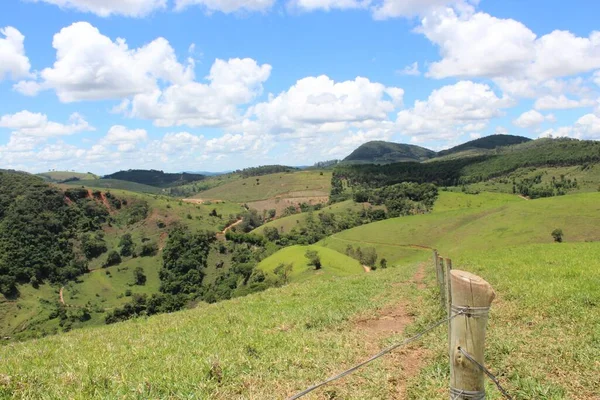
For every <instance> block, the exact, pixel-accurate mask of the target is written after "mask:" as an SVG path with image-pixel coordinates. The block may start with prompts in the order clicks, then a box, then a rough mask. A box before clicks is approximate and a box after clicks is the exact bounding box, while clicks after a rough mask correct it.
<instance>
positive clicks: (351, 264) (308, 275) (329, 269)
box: [258, 246, 365, 282]
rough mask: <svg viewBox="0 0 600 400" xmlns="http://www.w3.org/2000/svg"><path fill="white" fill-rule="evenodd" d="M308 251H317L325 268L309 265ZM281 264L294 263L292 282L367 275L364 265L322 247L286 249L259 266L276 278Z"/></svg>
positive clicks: (290, 277) (292, 247)
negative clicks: (306, 255) (317, 268)
mask: <svg viewBox="0 0 600 400" xmlns="http://www.w3.org/2000/svg"><path fill="white" fill-rule="evenodd" d="M307 250H311V251H316V252H317V253H318V254H319V256H320V258H321V262H322V263H323V267H322V268H321V269H320V270H315V267H313V266H310V265H308V259H307V258H306V257H305V256H304V254H305V253H306V251H307ZM281 263H284V264H288V263H293V268H292V271H291V273H290V275H289V280H290V282H302V281H306V280H308V279H321V278H324V277H330V276H349V275H357V274H362V273H365V272H364V270H363V267H362V265H361V264H360V263H359V262H358V261H357V260H355V259H353V258H350V257H348V256H346V255H344V254H341V253H339V252H337V251H335V250H331V249H327V248H325V247H321V246H290V247H285V248H283V249H281V250H280V251H278V252H277V253H275V254H273V255H271V256H270V257H267V258H265V259H264V260H262V261H261V262H260V264H258V268H259V269H260V270H262V271H263V272H265V273H267V274H268V275H272V276H273V277H274V278H275V274H274V272H273V271H274V270H275V268H277V266H278V265H279V264H281Z"/></svg>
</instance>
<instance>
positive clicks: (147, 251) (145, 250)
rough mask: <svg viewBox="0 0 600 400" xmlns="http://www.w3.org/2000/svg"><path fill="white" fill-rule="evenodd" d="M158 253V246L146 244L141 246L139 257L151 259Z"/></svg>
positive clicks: (152, 243) (153, 243) (151, 243)
mask: <svg viewBox="0 0 600 400" xmlns="http://www.w3.org/2000/svg"><path fill="white" fill-rule="evenodd" d="M157 252H158V245H157V244H156V243H155V242H148V243H144V244H143V245H142V250H141V251H140V255H141V256H142V257H152V256H154V255H156V253H157Z"/></svg>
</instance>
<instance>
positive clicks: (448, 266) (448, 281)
mask: <svg viewBox="0 0 600 400" xmlns="http://www.w3.org/2000/svg"><path fill="white" fill-rule="evenodd" d="M450 271H452V260H451V259H449V258H446V269H445V270H444V282H445V283H446V287H445V291H446V308H447V310H448V316H449V317H450V316H451V314H452V311H451V308H452V279H451V278H450Z"/></svg>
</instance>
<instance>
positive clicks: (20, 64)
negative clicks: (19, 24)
mask: <svg viewBox="0 0 600 400" xmlns="http://www.w3.org/2000/svg"><path fill="white" fill-rule="evenodd" d="M24 41H25V36H23V34H22V33H21V32H19V31H18V30H17V29H15V28H13V27H12V26H7V27H5V28H0V81H2V80H3V79H5V78H7V77H10V78H12V79H17V78H22V77H26V76H29V70H30V69H31V64H30V63H29V59H28V58H27V56H26V55H25V46H24V44H23V43H24Z"/></svg>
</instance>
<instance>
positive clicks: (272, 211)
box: [267, 208, 277, 219]
mask: <svg viewBox="0 0 600 400" xmlns="http://www.w3.org/2000/svg"><path fill="white" fill-rule="evenodd" d="M267 215H268V216H269V219H273V218H275V215H277V210H275V209H274V208H272V209H270V210H269V211H268V213H267Z"/></svg>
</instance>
